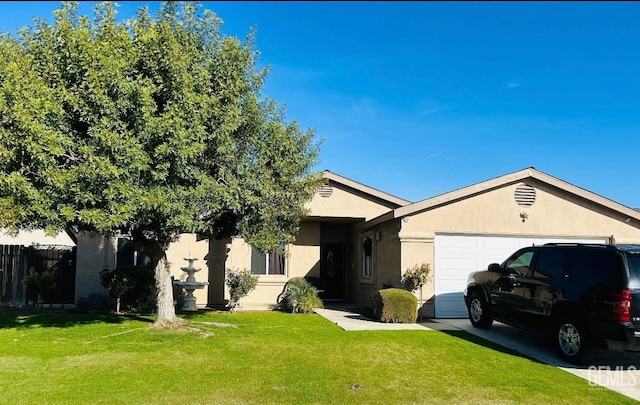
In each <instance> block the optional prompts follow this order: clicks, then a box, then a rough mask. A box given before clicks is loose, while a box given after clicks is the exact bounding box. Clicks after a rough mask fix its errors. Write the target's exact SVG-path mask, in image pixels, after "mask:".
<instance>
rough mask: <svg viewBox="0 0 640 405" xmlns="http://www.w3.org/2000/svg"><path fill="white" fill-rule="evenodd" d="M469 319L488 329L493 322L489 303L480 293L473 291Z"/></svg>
mask: <svg viewBox="0 0 640 405" xmlns="http://www.w3.org/2000/svg"><path fill="white" fill-rule="evenodd" d="M469 320H470V321H471V324H472V325H473V326H475V327H476V328H480V329H487V328H489V327H490V326H491V324H492V323H493V316H491V309H490V308H489V303H488V302H487V301H486V300H485V299H484V297H483V296H482V294H480V293H473V294H472V295H471V298H470V299H469Z"/></svg>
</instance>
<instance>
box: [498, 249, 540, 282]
mask: <svg viewBox="0 0 640 405" xmlns="http://www.w3.org/2000/svg"><path fill="white" fill-rule="evenodd" d="M532 257H533V251H531V250H528V251H526V252H522V253H520V254H519V255H518V256H515V257H511V258H509V259H508V260H507V265H506V266H505V268H507V269H509V271H510V273H511V274H516V275H518V276H521V275H525V274H527V273H529V265H530V264H531V258H532Z"/></svg>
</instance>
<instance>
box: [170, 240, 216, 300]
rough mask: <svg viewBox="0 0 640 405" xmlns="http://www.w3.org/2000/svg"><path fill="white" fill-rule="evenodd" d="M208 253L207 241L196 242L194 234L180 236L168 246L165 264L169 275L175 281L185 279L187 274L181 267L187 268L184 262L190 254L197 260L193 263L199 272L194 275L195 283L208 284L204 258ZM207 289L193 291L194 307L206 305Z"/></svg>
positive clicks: (186, 263)
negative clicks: (169, 272)
mask: <svg viewBox="0 0 640 405" xmlns="http://www.w3.org/2000/svg"><path fill="white" fill-rule="evenodd" d="M208 251H209V243H208V241H207V240H201V241H197V239H196V235H195V234H187V233H185V234H182V235H180V238H179V239H178V240H177V241H175V242H173V243H172V244H170V245H169V249H167V263H168V264H169V268H170V269H171V275H172V276H173V277H174V279H175V280H181V281H184V280H186V279H187V276H188V275H187V273H186V272H184V271H183V270H182V269H181V267H187V266H188V264H189V262H188V261H186V260H184V259H185V258H186V257H189V253H192V257H194V258H196V259H197V260H196V261H194V262H193V267H196V268H199V269H200V271H198V272H196V273H195V274H194V277H195V279H196V281H207V282H209V273H208V271H207V262H206V256H207V253H208ZM207 290H208V287H204V288H203V289H199V290H194V292H193V296H194V297H196V305H197V306H198V308H204V307H206V305H207V298H208V291H207Z"/></svg>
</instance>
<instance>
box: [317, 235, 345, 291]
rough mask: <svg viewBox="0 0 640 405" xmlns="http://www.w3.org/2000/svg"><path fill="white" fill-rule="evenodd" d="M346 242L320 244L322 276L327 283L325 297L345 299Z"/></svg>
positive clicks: (325, 283)
mask: <svg viewBox="0 0 640 405" xmlns="http://www.w3.org/2000/svg"><path fill="white" fill-rule="evenodd" d="M344 246H345V245H344V243H323V244H321V245H320V257H321V258H320V278H321V279H322V281H323V282H324V285H325V299H329V300H344V299H345V289H346V284H345V280H346V278H345V264H344V259H345V257H344Z"/></svg>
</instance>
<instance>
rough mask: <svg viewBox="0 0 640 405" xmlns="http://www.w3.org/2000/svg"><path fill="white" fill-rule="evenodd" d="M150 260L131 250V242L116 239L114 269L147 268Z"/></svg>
mask: <svg viewBox="0 0 640 405" xmlns="http://www.w3.org/2000/svg"><path fill="white" fill-rule="evenodd" d="M150 263H151V259H150V258H149V257H148V256H146V255H143V254H142V253H140V252H139V251H137V250H134V249H133V241H132V240H131V239H127V238H118V243H117V248H116V267H120V266H147V265H149V264H150Z"/></svg>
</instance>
